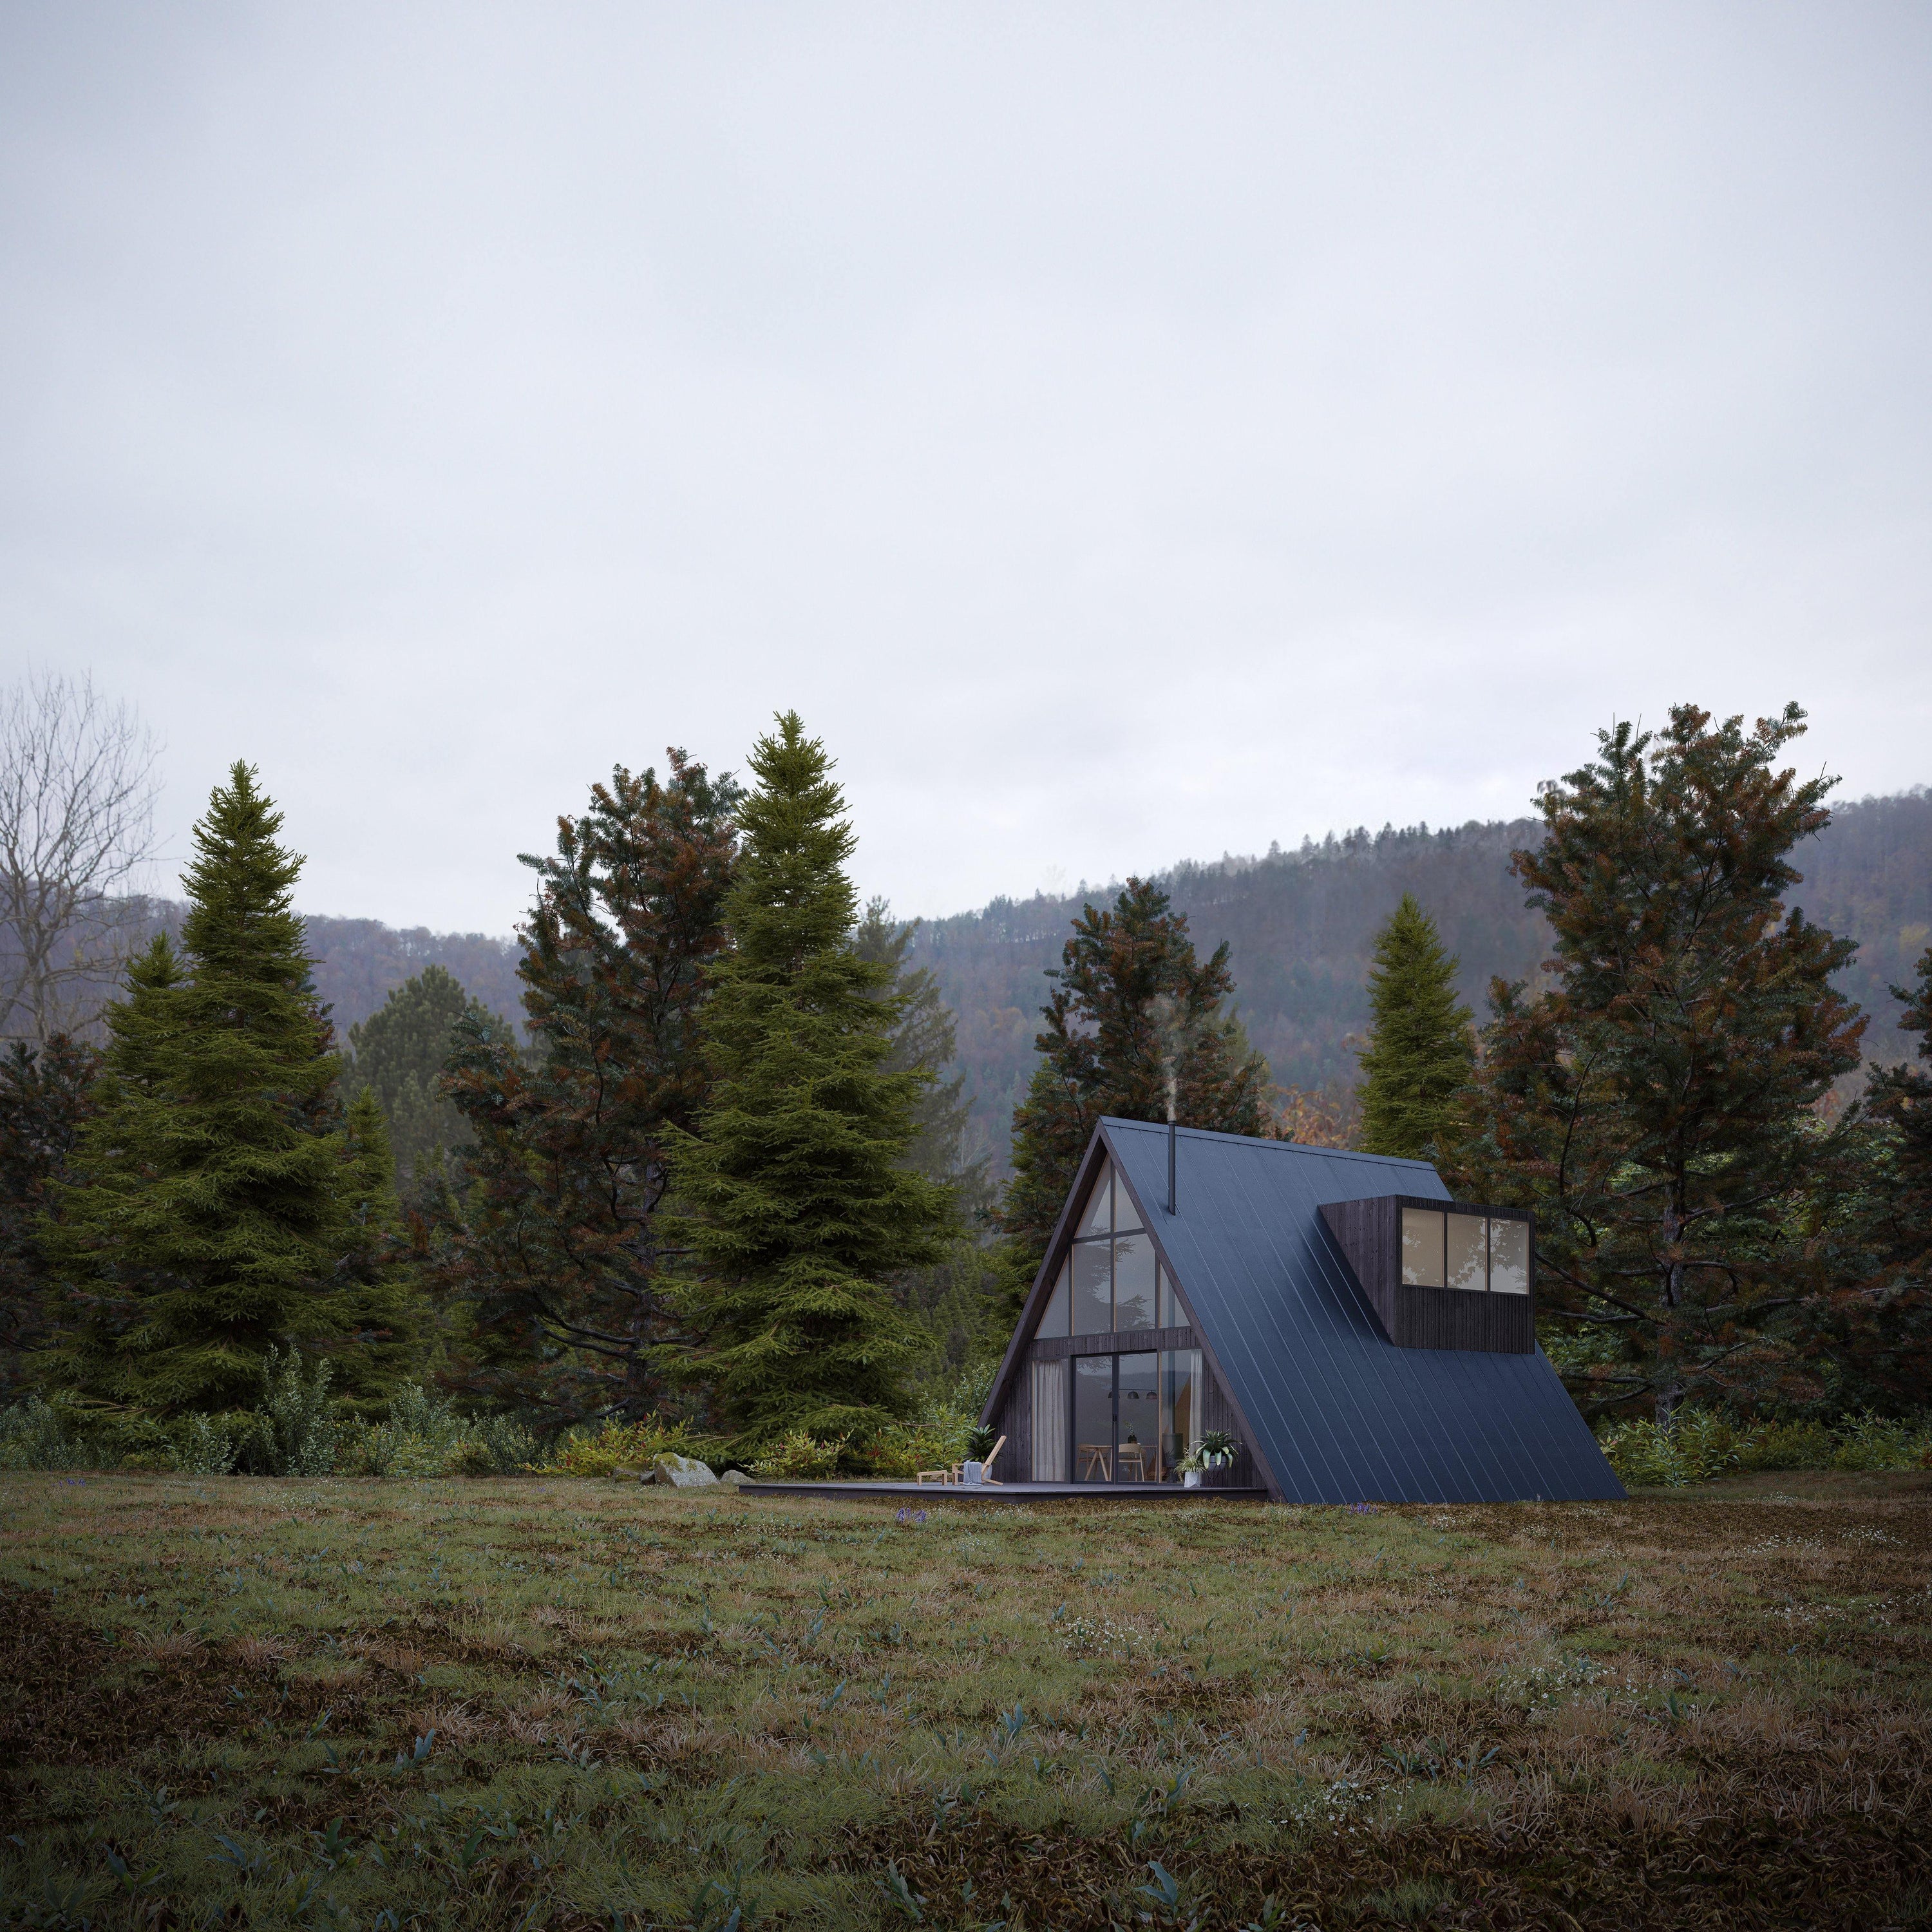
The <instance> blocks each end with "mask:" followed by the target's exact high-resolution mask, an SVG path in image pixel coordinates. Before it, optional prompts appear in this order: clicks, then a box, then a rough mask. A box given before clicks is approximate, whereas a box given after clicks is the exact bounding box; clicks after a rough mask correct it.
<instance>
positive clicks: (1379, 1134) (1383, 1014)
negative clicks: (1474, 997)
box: [1360, 892, 1476, 1160]
mask: <svg viewBox="0 0 1932 1932" xmlns="http://www.w3.org/2000/svg"><path fill="white" fill-rule="evenodd" d="M1460 963H1461V962H1460V961H1458V960H1456V959H1451V957H1450V956H1449V955H1448V953H1445V951H1444V950H1443V947H1442V935H1440V934H1439V933H1438V932H1437V931H1436V922H1435V920H1434V919H1431V918H1430V916H1429V914H1428V913H1426V912H1424V910H1423V909H1422V908H1421V906H1420V905H1418V904H1417V903H1416V901H1415V895H1413V894H1412V893H1409V892H1404V893H1403V895H1402V898H1401V900H1400V902H1399V903H1398V904H1397V907H1396V909H1395V910H1394V912H1393V913H1391V914H1390V915H1389V917H1388V922H1387V923H1386V924H1385V926H1383V927H1382V930H1381V931H1380V932H1378V933H1377V934H1376V943H1375V964H1374V965H1373V967H1372V968H1371V969H1370V973H1369V1005H1370V1011H1371V1013H1373V1016H1374V1017H1373V1020H1372V1022H1371V1023H1370V1028H1369V1038H1368V1044H1367V1046H1365V1047H1364V1048H1363V1049H1362V1051H1361V1056H1360V1058H1361V1065H1362V1073H1363V1082H1362V1088H1361V1121H1362V1125H1361V1145H1362V1148H1363V1150H1364V1152H1365V1153H1368V1154H1394V1155H1396V1156H1397V1157H1400V1158H1401V1159H1403V1160H1433V1159H1434V1158H1435V1157H1436V1155H1437V1154H1438V1153H1439V1152H1442V1153H1445V1154H1446V1153H1447V1152H1448V1151H1449V1149H1448V1147H1447V1145H1445V1143H1447V1142H1448V1141H1449V1140H1450V1139H1451V1137H1452V1136H1453V1135H1454V1133H1456V1132H1457V1121H1458V1118H1459V1117H1458V1115H1457V1108H1456V1101H1457V1097H1458V1096H1459V1095H1460V1094H1461V1092H1462V1091H1463V1088H1466V1087H1467V1086H1468V1085H1469V1082H1470V1079H1471V1078H1472V1076H1473V1075H1474V1073H1475V1065H1476V1037H1475V1025H1474V1022H1473V1019H1472V1015H1471V1014H1470V1012H1469V1008H1468V1007H1466V1006H1464V1005H1463V1004H1462V1002H1461V1001H1459V1000H1458V999H1457V997H1456V971H1457V967H1458V966H1459V965H1460Z"/></svg>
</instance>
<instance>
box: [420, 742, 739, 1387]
mask: <svg viewBox="0 0 1932 1932" xmlns="http://www.w3.org/2000/svg"><path fill="white" fill-rule="evenodd" d="M668 757H669V764H668V768H667V772H666V775H665V776H664V779H663V780H662V781H659V779H658V777H657V776H656V775H655V772H652V771H650V770H649V769H646V770H645V771H644V772H642V773H641V774H633V773H632V772H628V771H626V770H625V769H623V768H622V767H621V766H620V767H619V768H618V769H617V770H616V771H615V772H613V774H612V775H611V778H610V783H609V784H607V785H606V784H598V785H595V786H593V787H592V789H591V794H590V803H589V809H588V810H587V811H585V812H584V814H583V816H582V817H579V818H574V819H572V818H568V817H566V818H562V819H560V820H559V821H558V828H557V849H556V855H555V856H554V857H550V858H543V859H538V858H532V857H528V856H526V858H525V859H524V860H523V862H524V863H525V864H526V865H529V866H530V867H531V868H532V869H533V870H534V871H535V872H536V873H537V874H538V892H537V900H536V904H535V907H534V908H533V909H532V913H531V915H530V919H529V926H527V928H526V929H525V932H524V935H523V942H524V943H523V959H522V961H521V963H520V965H519V966H518V968H517V973H518V975H519V977H520V978H521V980H522V981H523V1010H524V1014H525V1017H526V1025H527V1027H528V1029H529V1040H530V1046H529V1051H528V1052H524V1051H523V1050H521V1049H520V1048H519V1046H518V1044H517V1040H516V1039H515V1037H514V1034H513V1032H512V1030H511V1028H510V1027H509V1026H508V1025H507V1024H506V1023H505V1022H503V1021H502V1020H499V1019H497V1018H496V1016H495V1015H493V1014H492V1013H487V1012H485V1011H484V1010H483V1009H482V1008H481V1007H478V1006H476V1005H475V1004H474V1003H473V1002H472V1004H471V1005H470V1006H469V1008H468V1009H467V1010H466V1011H465V1012H464V1013H463V1014H462V1016H460V1018H459V1019H458V1021H457V1022H456V1025H455V1031H454V1035H453V1045H452V1052H451V1058H450V1061H449V1068H450V1071H449V1076H448V1077H447V1079H446V1082H444V1091H446V1093H447V1094H449V1097H450V1100H451V1102H452V1104H453V1105H454V1106H455V1108H456V1109H457V1111H458V1113H459V1114H460V1116H461V1117H462V1118H463V1121H465V1122H466V1124H467V1126H468V1128H469V1133H470V1134H471V1135H472V1136H473V1141H472V1144H471V1145H469V1146H467V1147H466V1148H462V1149H460V1150H459V1151H458V1154H456V1155H455V1157H454V1165H455V1167H456V1169H457V1170H458V1185H456V1186H454V1187H450V1188H449V1189H447V1190H444V1191H443V1193H442V1194H441V1195H440V1196H439V1197H438V1199H437V1201H436V1202H435V1203H434V1206H433V1211H431V1214H430V1215H429V1217H428V1219H429V1220H430V1222H431V1225H432V1229H433V1235H432V1254H431V1277H432V1280H433V1282H434V1284H435V1286H437V1289H439V1290H440V1293H441V1294H442V1295H443V1297H444V1298H446V1300H447V1301H449V1303H450V1304H452V1309H453V1314H454V1317H455V1322H456V1324H457V1326H458V1331H459V1332H458V1334H457V1335H456V1336H455V1337H454V1338H453V1343H452V1346H453V1347H454V1349H455V1357H454V1359H453V1361H452V1364H451V1365H450V1367H449V1370H448V1371H447V1373H446V1380H448V1381H449V1382H452V1384H453V1385H455V1387H457V1388H459V1389H460V1390H461V1391H463V1392H464V1393H465V1394H467V1395H469V1397H471V1398H472V1400H477V1401H481V1402H485V1403H490V1404H492V1405H493V1406H496V1407H499V1408H502V1409H514V1410H519V1411H523V1412H527V1413H529V1414H530V1415H532V1416H533V1417H536V1418H543V1419H546V1420H548V1421H561V1422H575V1421H581V1420H583V1419H584V1418H586V1417H590V1416H596V1415H621V1416H633V1417H634V1416H637V1415H642V1414H643V1413H644V1412H646V1411H647V1410H649V1409H654V1408H657V1407H658V1406H661V1404H663V1403H664V1401H665V1400H666V1399H667V1397H668V1396H670V1395H673V1394H676V1391H675V1390H673V1388H672V1387H671V1385H670V1384H669V1383H667V1381H666V1379H665V1376H664V1372H663V1367H662V1361H661V1357H662V1352H663V1351H664V1349H665V1348H666V1347H667V1346H668V1345H669V1344H670V1343H671V1342H673V1340H675V1339H676V1337H677V1335H678V1334H679V1329H678V1324H677V1320H676V1314H675V1312H674V1310H673V1307H672V1305H671V1298H670V1280H669V1275H668V1270H669V1268H670V1262H671V1260H672V1259H673V1258H671V1257H669V1256H667V1254H666V1253H665V1250H664V1235H663V1233H662V1231H661V1228H660V1226H659V1221H660V1210H661V1208H662V1207H663V1205H664V1193H665V1187H666V1184H667V1167H666V1162H665V1138H666V1136H667V1134H668V1133H670V1131H671V1130H673V1128H676V1127H689V1126H690V1125H691V1124H693V1123H694V1121H696V1119H697V1112H698V1109H700V1107H701V1106H703V1103H704V1100H705V1097H706V1094H707V1092H708V1091H709V1085H710V1073H709V1068H708V1066H707V1064H706V1059H705V1054H704V1043H703V1037H702V1035H701V1034H700V1029H699V1025H698V1020H699V1011H700V1006H701V1004H702V1002H703V998H704V993H705V974H706V968H707V967H708V966H709V964H710V963H711V962H712V959H713V958H714V957H715V956H716V955H717V954H718V952H719V951H720V950H721V949H722V947H724V944H725V935H724V925H723V907H724V894H725V891H726V889H727V887H728V886H729V885H730V881H731V868H732V858H733V826H732V817H731V814H732V810H733V806H734V805H735V804H736V800H737V797H738V787H737V786H736V784H734V783H733V781H732V779H731V778H730V775H728V774H726V775H721V776H719V777H718V778H712V777H711V776H710V775H709V774H708V773H707V772H706V770H705V768H704V767H703V766H702V765H700V764H697V763H693V762H692V761H691V760H689V759H687V758H686V757H685V755H684V754H683V753H682V751H671V752H670V754H668Z"/></svg>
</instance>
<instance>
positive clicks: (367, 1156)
mask: <svg viewBox="0 0 1932 1932" xmlns="http://www.w3.org/2000/svg"><path fill="white" fill-rule="evenodd" d="M338 1185H339V1187H340V1190H341V1197H342V1203H343V1206H344V1209H345V1210H346V1211H347V1220H348V1226H347V1231H346V1234H345V1237H344V1245H343V1251H342V1253H341V1257H340V1258H339V1259H338V1261H337V1263H336V1266H335V1276H334V1282H335V1294H334V1296H333V1297H332V1308H331V1311H330V1320H331V1325H332V1327H333V1328H335V1331H336V1333H337V1334H338V1336H340V1337H341V1338H342V1339H341V1341H340V1342H338V1343H337V1344H336V1346H334V1347H333V1348H332V1349H330V1350H329V1357H330V1359H331V1362H332V1368H333V1371H334V1381H335V1387H336V1388H337V1389H338V1391H339V1392H340V1394H341V1397H342V1398H343V1399H344V1400H345V1401H346V1402H347V1403H348V1405H349V1406H350V1408H351V1409H354V1410H356V1411H357V1412H359V1413H360V1414H362V1415H365V1416H366V1417H368V1418H370V1419H371V1420H374V1418H375V1417H376V1415H377V1412H379V1411H380V1410H381V1409H384V1408H386V1406H387V1405H388V1403H389V1399H390V1397H392V1395H394V1394H395V1392H396V1391H397V1390H398V1388H400V1387H401V1385H403V1384H404V1382H409V1381H412V1380H416V1379H419V1378H420V1376H421V1373H422V1363H421V1354H422V1328H423V1309H422V1295H421V1292H420V1289H419V1286H418V1284H417V1281H416V1266H415V1262H414V1257H413V1256H412V1255H410V1253H409V1251H408V1250H407V1247H406V1246H405V1244H404V1242H403V1241H402V1238H401V1210H400V1207H399V1204H398V1201H397V1199H396V1166H395V1157H394V1155H392V1154H391V1152H390V1151H389V1123H388V1121H386V1119H385V1118H383V1109H382V1107H381V1106H380V1104H379V1103H378V1102H377V1099H376V1096H375V1094H374V1091H373V1090H372V1089H371V1088H368V1087H365V1088H362V1089H361V1090H360V1091H359V1092H358V1093H357V1094H356V1096H355V1097H354V1098H353V1100H350V1103H349V1105H348V1107H347V1112H346V1115H345V1117H344V1122H343V1133H342V1169H341V1177H340V1180H339V1183H338Z"/></svg>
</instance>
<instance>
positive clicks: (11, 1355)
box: [0, 1033, 101, 1403]
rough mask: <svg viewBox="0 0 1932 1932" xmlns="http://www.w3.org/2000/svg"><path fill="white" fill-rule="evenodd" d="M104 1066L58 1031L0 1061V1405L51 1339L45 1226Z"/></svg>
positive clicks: (95, 1100)
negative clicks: (50, 1205)
mask: <svg viewBox="0 0 1932 1932" xmlns="http://www.w3.org/2000/svg"><path fill="white" fill-rule="evenodd" d="M100 1073H101V1054H100V1052H99V1051H98V1049H96V1048H95V1047H92V1046H87V1045H85V1044H83V1043H82V1042H80V1041H78V1040H71V1039H69V1038H68V1036H67V1035H66V1034H60V1033H57V1034H55V1035H54V1036H53V1037H52V1039H50V1040H48V1041H47V1042H46V1043H45V1045H43V1046H39V1047H34V1046H29V1045H28V1043H26V1041H25V1040H15V1041H14V1042H13V1043H12V1044H11V1045H10V1046H9V1047H8V1048H7V1050H6V1052H5V1056H4V1057H0V1403H4V1402H5V1401H7V1400H9V1399H10V1397H11V1396H12V1394H13V1392H14V1391H16V1390H17V1388H19V1386H20V1384H21V1382H22V1380H23V1376H24V1375H25V1373H26V1370H27V1369H28V1366H29V1365H30V1364H31V1360H32V1358H34V1356H35V1355H37V1354H38V1353H40V1352H41V1351H42V1350H43V1349H45V1348H46V1346H48V1344H49V1341H50V1340H52V1330H51V1328H50V1325H49V1313H50V1311H49V1307H48V1297H47V1289H48V1281H47V1259H46V1254H45V1253H44V1251H43V1247H42V1236H43V1232H44V1231H43V1227H42V1225H41V1220H42V1217H43V1214H45V1213H46V1209H47V1207H48V1205H49V1201H50V1200H51V1199H52V1196H53V1194H54V1192H55V1190H56V1189H57V1188H58V1187H59V1185H60V1184H61V1183H62V1181H65V1180H66V1179H68V1178H69V1177H68V1166H69V1163H71V1160H73V1157H74V1148H75V1147H76V1145H77V1143H78V1142H79V1140H80V1133H81V1129H82V1127H83V1126H84V1125H85V1124H86V1121H88V1119H89V1118H90V1116H92V1114H93V1113H94V1112H95V1109H96V1108H97V1107H98V1106H99V1104H100V1097H99V1088H100Z"/></svg>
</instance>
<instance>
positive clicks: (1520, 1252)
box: [1490, 1221, 1529, 1295]
mask: <svg viewBox="0 0 1932 1932" xmlns="http://www.w3.org/2000/svg"><path fill="white" fill-rule="evenodd" d="M1490 1292H1491V1293H1492V1294H1493V1295H1527V1294H1528V1293H1529V1223H1528V1222H1527V1221H1492V1222H1491V1223H1490Z"/></svg>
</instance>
